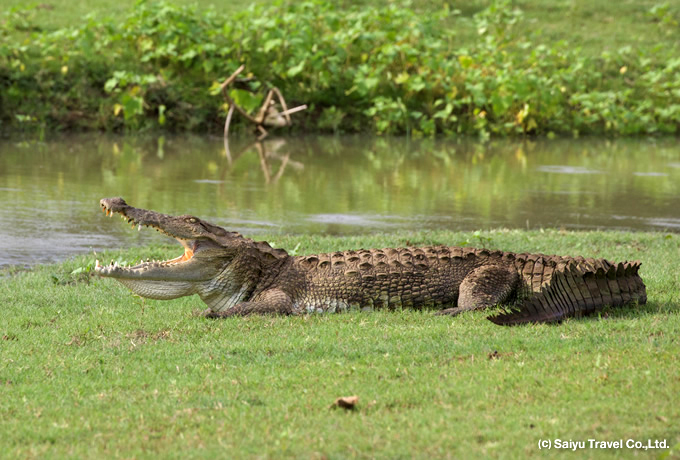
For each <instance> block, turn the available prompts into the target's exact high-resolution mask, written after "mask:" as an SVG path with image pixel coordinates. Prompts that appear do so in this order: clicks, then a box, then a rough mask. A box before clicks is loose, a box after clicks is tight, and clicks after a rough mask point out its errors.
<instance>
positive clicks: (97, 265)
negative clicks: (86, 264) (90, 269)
mask: <svg viewBox="0 0 680 460" xmlns="http://www.w3.org/2000/svg"><path fill="white" fill-rule="evenodd" d="M100 267H101V265H99V259H95V261H94V268H100Z"/></svg>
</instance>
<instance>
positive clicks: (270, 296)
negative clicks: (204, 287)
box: [204, 289, 293, 318]
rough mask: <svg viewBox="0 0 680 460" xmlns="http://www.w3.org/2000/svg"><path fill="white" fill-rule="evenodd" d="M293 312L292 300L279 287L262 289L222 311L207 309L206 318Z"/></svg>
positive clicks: (288, 313)
mask: <svg viewBox="0 0 680 460" xmlns="http://www.w3.org/2000/svg"><path fill="white" fill-rule="evenodd" d="M291 313H293V301H292V300H291V298H290V296H289V295H288V294H286V293H285V292H283V291H282V290H280V289H269V290H267V291H263V292H261V293H260V294H258V295H257V296H255V297H253V300H250V301H248V302H240V303H238V304H236V305H234V306H233V307H231V308H229V309H227V310H224V311H212V310H208V311H206V312H205V313H204V316H205V317H206V318H226V317H228V316H247V315H267V314H269V315H290V314H291Z"/></svg>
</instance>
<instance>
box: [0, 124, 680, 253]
mask: <svg viewBox="0 0 680 460" xmlns="http://www.w3.org/2000/svg"><path fill="white" fill-rule="evenodd" d="M251 141H252V139H237V140H235V141H232V142H231V143H230V145H229V152H226V151H225V148H224V144H223V140H222V139H221V138H201V137H168V138H160V139H157V138H153V139H152V138H136V137H135V138H126V137H107V136H101V135H78V136H68V137H62V138H59V139H55V140H52V141H49V142H46V143H39V142H18V141H2V142H0V266H6V265H32V264H35V263H43V262H53V261H58V260H63V259H65V258H67V257H69V256H71V255H73V254H77V253H86V252H91V251H92V250H97V251H100V250H102V249H104V248H110V247H123V246H126V245H130V244H145V243H147V242H149V241H159V238H161V237H159V236H157V235H156V233H155V232H144V231H143V232H136V231H134V232H133V231H131V230H130V229H129V228H128V227H126V226H125V225H122V223H121V221H120V220H119V219H115V220H110V219H106V218H105V217H104V215H103V214H102V213H101V211H100V209H99V206H98V201H99V199H100V198H102V197H110V196H122V197H124V198H125V199H126V200H127V201H128V203H129V204H131V205H133V206H136V207H142V208H150V209H153V210H156V211H160V212H164V213H168V214H194V215H197V216H199V217H202V218H204V219H206V220H208V221H212V222H214V223H216V224H218V225H222V226H224V227H226V228H228V229H230V230H237V231H240V232H242V233H245V234H247V235H254V234H257V233H263V232H266V233H270V234H271V233H279V232H285V233H317V234H318V233H326V234H358V233H368V232H374V231H394V230H398V229H427V228H430V229H434V228H447V229H452V230H472V229H480V228H497V227H509V228H541V227H543V228H546V227H562V228H568V229H639V230H662V231H671V232H679V231H680V144H678V143H677V141H676V140H674V139H664V140H648V139H647V140H639V139H638V140H616V141H606V140H592V139H585V140H573V139H571V140H566V139H565V140H552V141H548V140H544V141H537V142H531V141H497V142H492V143H489V144H478V143H475V142H470V141H467V142H466V141H455V140H454V141H446V140H437V141H431V140H423V141H416V140H407V139H403V138H398V139H389V138H374V137H370V138H365V137H308V138H302V139H286V140H281V139H279V140H277V139H274V140H270V141H266V142H264V143H262V144H252V143H251Z"/></svg>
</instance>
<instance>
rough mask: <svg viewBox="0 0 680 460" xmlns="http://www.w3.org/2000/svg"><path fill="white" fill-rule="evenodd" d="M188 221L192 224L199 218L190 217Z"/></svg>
mask: <svg viewBox="0 0 680 460" xmlns="http://www.w3.org/2000/svg"><path fill="white" fill-rule="evenodd" d="M187 222H189V223H190V224H195V223H196V222H198V220H197V219H196V218H195V217H189V218H188V219H187Z"/></svg>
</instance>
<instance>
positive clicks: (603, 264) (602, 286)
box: [489, 259, 647, 325]
mask: <svg viewBox="0 0 680 460" xmlns="http://www.w3.org/2000/svg"><path fill="white" fill-rule="evenodd" d="M561 265H562V266H561V267H559V268H558V269H557V270H555V271H554V273H552V276H551V277H550V281H549V282H547V283H545V284H543V285H542V286H541V287H540V288H539V289H538V290H537V291H534V292H531V293H530V294H529V295H528V296H527V297H525V298H524V299H523V300H521V301H520V302H518V304H516V305H515V306H514V307H512V309H511V310H509V311H503V312H501V313H500V314H497V315H492V316H489V320H491V321H493V322H494V323H496V324H500V325H515V324H524V323H544V322H545V323H547V322H552V321H560V320H562V319H565V318H569V317H580V316H584V315H588V314H591V313H595V312H597V311H600V310H602V308H604V306H605V305H610V306H612V307H619V306H622V305H626V304H629V303H632V302H637V303H638V304H644V303H645V302H647V294H646V291H645V285H644V283H643V282H642V279H641V278H640V276H639V275H638V270H639V268H640V262H637V261H635V262H621V263H617V264H612V263H611V262H608V261H606V260H604V259H574V260H572V261H570V262H569V263H568V264H561Z"/></svg>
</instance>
